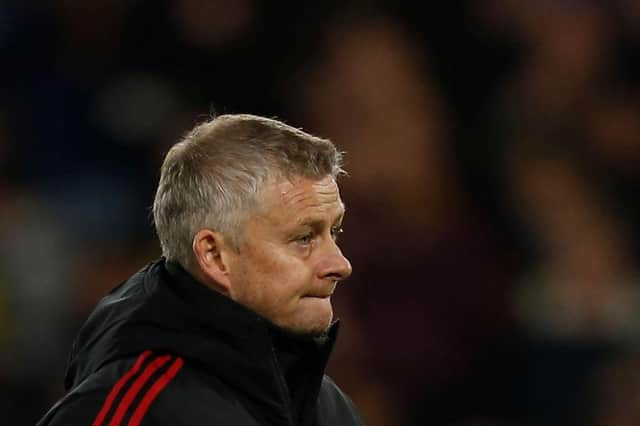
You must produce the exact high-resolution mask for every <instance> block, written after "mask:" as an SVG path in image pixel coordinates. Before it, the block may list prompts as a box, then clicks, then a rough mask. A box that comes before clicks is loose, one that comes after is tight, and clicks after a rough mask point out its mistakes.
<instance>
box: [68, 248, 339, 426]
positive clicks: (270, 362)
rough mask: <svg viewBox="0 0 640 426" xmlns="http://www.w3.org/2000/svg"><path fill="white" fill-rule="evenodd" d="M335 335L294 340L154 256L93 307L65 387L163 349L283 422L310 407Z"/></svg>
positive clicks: (252, 409) (269, 421) (272, 420)
mask: <svg viewBox="0 0 640 426" xmlns="http://www.w3.org/2000/svg"><path fill="white" fill-rule="evenodd" d="M337 332H338V323H337V322H336V323H334V324H333V325H332V326H331V328H330V329H329V331H328V332H327V333H326V336H323V337H322V338H305V337H298V336H293V335H291V334H290V333H287V332H286V331H284V330H282V329H280V328H278V327H276V326H275V325H273V324H271V323H270V322H269V321H267V320H266V319H264V318H262V317H261V316H259V315H258V314H256V313H255V312H253V311H251V310H250V309H248V308H246V307H245V306H243V305H240V304H238V303H236V302H234V301H233V300H231V299H230V298H228V297H226V296H224V295H222V294H220V293H218V292H216V291H214V290H212V289H210V288H208V287H206V286H205V285H204V284H201V283H199V282H198V281H196V280H195V279H194V278H193V277H192V276H191V275H190V274H188V273H187V272H186V271H185V270H184V269H183V268H182V267H180V266H179V265H177V264H174V263H167V262H165V261H164V259H161V260H159V261H157V262H154V263H152V264H150V265H148V266H147V267H146V268H144V269H143V270H141V271H140V272H138V273H137V274H135V275H134V276H133V277H132V278H130V279H129V280H128V281H127V282H126V283H124V284H123V285H121V286H120V287H118V288H116V289H114V290H113V291H112V292H111V293H110V294H109V295H108V296H107V297H105V298H104V299H103V300H102V301H101V302H100V303H99V304H98V306H97V307H96V309H95V311H94V312H93V313H92V315H91V316H90V318H89V320H88V321H87V323H86V324H85V325H84V326H83V329H82V330H81V332H80V335H79V337H78V339H77V340H76V342H75V343H74V349H73V354H72V358H71V361H70V366H69V369H68V372H67V380H66V383H67V385H68V386H71V385H73V384H77V383H79V381H81V380H83V379H84V378H86V377H87V376H88V375H89V374H91V373H92V372H94V371H96V370H97V369H98V368H100V366H101V365H104V364H106V363H107V362H109V361H112V360H115V359H118V358H122V357H124V356H131V355H134V354H137V353H140V352H142V351H144V350H148V349H150V350H153V351H158V352H162V351H164V352H170V353H174V354H178V355H180V356H182V357H183V358H184V359H185V361H186V363H187V364H191V365H193V366H196V367H199V368H201V369H203V370H204V371H206V372H207V373H210V374H211V375H213V376H215V377H216V378H217V379H219V380H221V381H222V382H224V383H225V384H226V385H228V386H229V387H230V388H232V389H235V390H236V393H237V395H238V396H239V398H241V399H242V402H243V404H244V405H245V407H246V408H247V410H248V411H249V412H252V413H253V414H254V416H256V417H257V418H261V419H264V421H265V423H267V424H290V423H291V421H292V417H295V416H297V415H298V413H301V412H305V413H308V411H307V410H309V409H311V410H313V409H315V400H316V398H317V394H318V392H319V389H320V386H321V383H322V377H323V374H324V369H325V367H326V363H327V361H328V358H329V355H330V353H331V350H332V348H333V345H334V342H335V339H336V336H337ZM265 417H266V418H265Z"/></svg>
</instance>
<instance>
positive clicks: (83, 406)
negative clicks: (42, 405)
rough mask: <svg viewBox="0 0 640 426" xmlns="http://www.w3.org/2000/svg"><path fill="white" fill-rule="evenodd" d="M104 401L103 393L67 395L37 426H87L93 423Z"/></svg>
mask: <svg viewBox="0 0 640 426" xmlns="http://www.w3.org/2000/svg"><path fill="white" fill-rule="evenodd" d="M104 400H105V394H104V393H103V392H91V393H83V394H73V393H71V394H69V395H67V396H66V397H64V398H63V399H61V400H60V401H59V402H58V403H57V404H56V405H54V406H53V407H52V408H51V409H50V410H49V412H47V414H45V415H44V417H43V418H42V419H41V420H40V421H39V422H38V424H37V426H88V425H92V424H93V423H94V420H95V419H96V418H97V415H98V413H99V412H100V408H101V407H102V405H103V403H104Z"/></svg>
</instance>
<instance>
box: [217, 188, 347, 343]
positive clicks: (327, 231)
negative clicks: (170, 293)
mask: <svg viewBox="0 0 640 426" xmlns="http://www.w3.org/2000/svg"><path fill="white" fill-rule="evenodd" d="M262 196H263V206H264V208H263V209H262V212H261V213H258V214H256V215H253V216H252V217H250V218H249V219H248V221H247V225H246V227H245V230H244V237H245V238H244V242H243V244H242V245H241V247H240V250H239V251H240V253H239V254H233V255H231V257H230V275H229V277H230V281H231V290H230V296H231V298H232V299H234V300H235V301H237V302H239V303H241V304H243V305H245V306H247V307H249V308H250V309H252V310H253V311H255V312H257V313H258V314H260V315H261V316H263V317H264V318H267V319H268V320H270V321H271V322H272V323H274V324H276V325H278V326H280V327H282V328H285V329H287V330H289V331H292V332H295V333H304V334H318V333H321V332H323V331H325V330H326V329H327V328H328V327H329V325H330V324H331V320H332V317H333V310H332V308H331V295H332V294H333V291H334V290H335V288H336V285H337V283H338V281H340V280H342V279H345V278H347V277H348V276H349V275H350V274H351V264H350V263H349V261H348V260H347V259H346V258H345V257H344V256H343V255H342V252H341V251H340V249H339V248H338V246H337V245H336V238H337V236H338V234H339V233H340V231H341V224H342V217H343V215H344V206H343V204H342V201H341V199H340V194H339V193H338V186H337V185H336V182H335V180H334V179H333V178H331V177H330V176H328V177H325V178H323V179H320V180H315V179H307V178H296V179H293V180H286V179H281V180H277V181H272V182H268V183H267V184H265V185H264V187H263V190H262Z"/></svg>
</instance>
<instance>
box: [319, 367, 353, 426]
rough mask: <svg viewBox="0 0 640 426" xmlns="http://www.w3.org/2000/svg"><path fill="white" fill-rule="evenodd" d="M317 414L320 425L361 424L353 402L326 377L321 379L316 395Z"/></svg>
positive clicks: (346, 425)
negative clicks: (318, 391)
mask: <svg viewBox="0 0 640 426" xmlns="http://www.w3.org/2000/svg"><path fill="white" fill-rule="evenodd" d="M318 414H319V417H320V424H322V425H325V424H326V425H344V426H351V425H353V426H361V425H362V424H363V422H362V419H361V418H360V415H359V414H358V411H357V409H356V407H355V405H354V403H353V401H351V399H350V398H349V397H348V396H347V395H346V394H345V393H344V392H343V391H342V390H341V389H340V388H339V387H338V385H336V384H335V382H334V381H333V380H331V378H330V377H329V376H327V375H325V376H324V377H323V379H322V386H321V388H320V394H319V395H318Z"/></svg>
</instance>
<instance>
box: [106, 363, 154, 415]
mask: <svg viewBox="0 0 640 426" xmlns="http://www.w3.org/2000/svg"><path fill="white" fill-rule="evenodd" d="M149 355H151V351H145V352H143V353H142V354H141V355H140V356H139V357H138V360H137V361H136V362H135V364H134V365H133V367H131V369H130V370H129V371H127V372H126V373H125V374H124V376H122V377H121V378H120V380H118V381H117V382H116V384H115V385H113V388H112V389H111V391H110V392H109V395H107V399H105V401H104V404H103V405H102V408H101V409H100V412H98V415H97V416H96V419H95V420H94V421H93V426H101V425H102V422H103V421H104V419H105V417H106V416H107V413H108V412H109V409H110V408H111V405H113V401H115V399H116V397H117V396H118V393H120V390H121V389H122V388H123V387H124V385H125V384H127V382H128V381H129V379H131V377H133V376H134V375H135V374H136V373H137V372H138V370H140V366H142V363H143V362H144V360H145V359H147V358H148V357H149Z"/></svg>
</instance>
